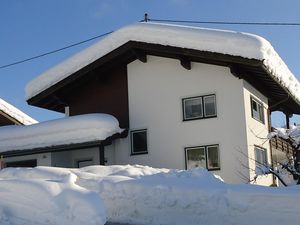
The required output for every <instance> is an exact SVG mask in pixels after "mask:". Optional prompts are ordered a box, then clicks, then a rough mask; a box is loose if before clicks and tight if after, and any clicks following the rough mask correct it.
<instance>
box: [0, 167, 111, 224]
mask: <svg viewBox="0 0 300 225" xmlns="http://www.w3.org/2000/svg"><path fill="white" fill-rule="evenodd" d="M29 171H31V170H30V169H9V170H2V171H1V172H0V187H1V188H0V199H1V201H0V224H1V225H33V224H34V225H54V224H57V225H58V224H61V225H63V224H64V225H83V224H84V225H103V224H105V222H106V213H105V208H104V204H103V201H102V200H101V198H100V197H99V195H97V194H96V193H95V192H92V191H89V190H87V189H85V188H83V187H80V186H78V185H76V184H75V181H76V179H77V176H76V175H75V174H73V173H65V174H64V176H61V177H58V176H56V178H55V179H48V178H47V177H46V176H40V177H38V178H37V177H36V176H35V177H34V178H31V179H28V178H27V177H22V176H19V174H22V173H23V172H29ZM31 172H33V171H31ZM12 173H13V174H15V175H16V176H8V174H12ZM38 173H39V172H38V170H37V171H36V172H35V174H38ZM5 176H6V177H5Z"/></svg>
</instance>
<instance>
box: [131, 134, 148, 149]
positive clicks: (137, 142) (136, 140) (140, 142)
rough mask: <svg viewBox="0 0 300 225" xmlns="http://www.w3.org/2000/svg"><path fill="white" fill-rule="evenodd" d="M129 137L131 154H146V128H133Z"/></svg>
mask: <svg viewBox="0 0 300 225" xmlns="http://www.w3.org/2000/svg"><path fill="white" fill-rule="evenodd" d="M130 137H131V155H139V154H147V153H148V146H147V130H146V129H144V130H133V131H131V132H130Z"/></svg>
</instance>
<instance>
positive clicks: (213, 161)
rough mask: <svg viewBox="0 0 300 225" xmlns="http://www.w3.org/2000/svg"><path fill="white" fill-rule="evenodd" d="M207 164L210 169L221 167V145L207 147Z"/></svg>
mask: <svg viewBox="0 0 300 225" xmlns="http://www.w3.org/2000/svg"><path fill="white" fill-rule="evenodd" d="M207 166H208V169H216V168H220V158H219V147H218V146H208V147H207Z"/></svg>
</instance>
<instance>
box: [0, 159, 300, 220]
mask: <svg viewBox="0 0 300 225" xmlns="http://www.w3.org/2000/svg"><path fill="white" fill-rule="evenodd" d="M70 173H71V174H75V175H76V176H77V177H78V179H77V180H76V185H78V186H80V187H82V188H84V189H87V190H89V191H93V192H96V193H97V194H98V195H99V197H100V198H101V199H102V200H103V203H104V206H105V209H106V213H107V218H108V221H110V222H117V223H125V224H140V225H142V224H145V225H159V224H164V225H182V224H189V225H199V224H214V225H221V224H222V225H231V224H239V225H252V224H253V219H255V224H256V225H265V224H274V225H282V224H298V222H299V211H300V205H299V204H298V203H299V201H300V190H299V187H295V188H274V187H262V186H257V185H249V184H248V185H231V184H226V183H224V182H222V180H221V179H219V178H218V177H216V176H215V175H213V174H212V173H211V172H208V171H206V170H204V169H193V170H188V171H185V170H170V169H156V168H151V167H148V166H139V165H135V166H131V165H116V166H90V167H85V168H81V169H64V168H50V167H37V168H33V169H20V168H18V169H14V168H8V169H5V170H3V171H1V172H0V179H7V180H8V179H24V180H28V181H31V180H35V179H45V180H48V181H53V180H54V181H55V180H64V179H66V178H64V177H69V176H70ZM4 196H5V195H4ZM27 201H29V199H27ZM78 204H79V205H80V202H79V201H78ZM0 212H1V211H0ZM80 215H81V213H80V212H79V214H78V216H80ZM0 218H1V217H0ZM91 218H92V217H91ZM76 224H77V223H76ZM84 224H86V223H84Z"/></svg>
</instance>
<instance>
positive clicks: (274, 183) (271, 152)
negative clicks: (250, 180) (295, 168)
mask: <svg viewBox="0 0 300 225" xmlns="http://www.w3.org/2000/svg"><path fill="white" fill-rule="evenodd" d="M271 113H272V112H271V110H270V109H269V108H268V109H267V117H268V133H270V132H271V131H272V126H271ZM269 147H270V154H271V165H272V168H273V169H274V164H273V150H272V144H271V140H269ZM272 180H273V186H277V185H276V177H275V175H274V174H272Z"/></svg>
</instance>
